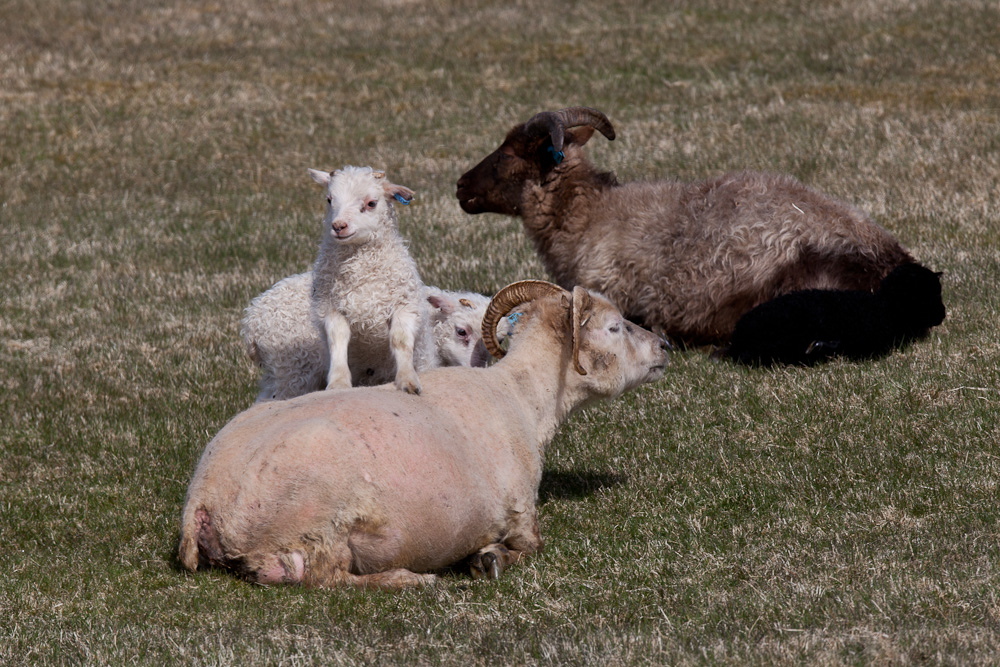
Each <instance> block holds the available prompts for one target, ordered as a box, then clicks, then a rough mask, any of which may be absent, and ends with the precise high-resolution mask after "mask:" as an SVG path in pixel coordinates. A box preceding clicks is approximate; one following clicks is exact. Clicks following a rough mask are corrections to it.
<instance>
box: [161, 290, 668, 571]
mask: <svg viewBox="0 0 1000 667" xmlns="http://www.w3.org/2000/svg"><path fill="white" fill-rule="evenodd" d="M514 308H517V310H518V313H519V317H518V318H517V324H516V325H515V331H514V332H513V335H511V336H510V340H511V343H510V350H509V352H508V353H507V354H506V356H505V357H504V358H503V359H502V360H501V361H500V362H499V363H497V364H495V365H493V366H491V367H489V368H466V367H453V368H439V369H435V370H431V371H428V372H426V373H424V374H422V375H421V376H420V377H421V382H422V389H423V391H422V392H421V394H420V395H419V396H416V395H411V394H407V393H404V392H401V391H393V390H392V388H391V387H392V386H391V385H383V386H381V387H361V388H357V389H342V390H328V391H321V392H314V393H310V394H306V395H304V396H299V397H297V398H293V399H290V400H287V401H269V402H262V403H257V404H255V405H254V406H253V407H251V408H250V409H249V410H247V411H245V412H243V413H241V414H240V415H237V416H236V417H235V418H234V419H233V420H232V421H230V422H229V424H227V425H226V426H225V427H224V428H223V429H222V430H221V431H220V432H219V434H218V435H216V436H215V438H214V439H213V440H212V441H211V442H210V443H209V444H208V446H207V447H206V448H205V452H204V453H203V454H202V457H201V460H200V461H199V462H198V467H197V469H196V470H195V473H194V476H193V478H192V480H191V484H190V486H189V488H188V495H187V501H186V503H185V506H184V512H183V519H182V525H181V540H180V546H179V558H180V561H181V563H183V565H184V566H185V567H187V568H188V569H190V570H196V569H197V568H198V567H200V566H205V565H216V566H222V567H228V568H232V569H234V570H236V571H237V572H240V573H241V574H243V575H244V576H246V577H248V578H249V579H251V580H252V581H256V582H258V583H283V582H284V583H303V584H307V585H315V586H335V585H355V586H375V587H384V588H401V587H407V586H419V585H423V584H426V583H430V582H431V581H433V580H434V575H433V574H424V573H427V572H433V571H434V570H438V569H441V568H443V567H446V566H448V565H451V564H452V563H455V562H458V561H460V560H462V559H465V558H466V557H471V560H470V565H471V567H472V571H473V574H474V575H480V576H482V575H485V576H488V577H491V578H495V577H497V576H499V575H500V573H501V571H502V570H503V569H504V568H505V567H506V566H507V565H509V564H511V563H513V562H515V561H517V560H518V559H519V558H520V557H521V555H523V554H528V553H531V552H534V551H536V550H537V549H538V548H539V547H540V546H541V537H540V536H539V529H538V518H537V513H536V504H537V500H538V485H539V482H540V481H541V478H542V454H543V450H544V447H545V445H546V444H547V443H548V442H549V441H550V440H551V439H552V437H553V436H554V435H555V433H556V429H557V428H558V427H559V424H560V423H562V421H563V420H565V419H566V418H567V417H568V416H569V415H570V414H571V413H572V412H573V411H574V410H576V409H578V408H580V407H582V406H583V405H585V404H587V403H590V402H593V401H595V400H597V399H600V398H613V397H615V396H618V395H619V394H621V393H622V392H624V391H627V390H628V389H631V388H633V387H636V386H638V385H640V384H642V383H644V382H651V381H653V380H656V379H658V378H659V377H660V376H661V375H662V374H663V369H664V366H665V364H666V362H667V357H666V348H665V344H664V342H663V341H662V340H661V339H660V338H658V337H656V336H654V335H653V334H651V333H650V332H648V331H645V330H643V329H640V328H639V327H636V326H634V325H632V324H631V323H629V322H626V321H624V320H623V319H622V316H621V313H619V312H618V309H616V308H615V307H614V306H613V305H612V304H611V302H610V301H608V300H607V299H605V298H603V297H601V296H599V295H596V294H592V293H591V292H588V291H587V290H585V289H583V288H576V289H575V290H573V292H572V293H569V292H566V291H564V290H563V289H561V288H559V287H557V286H556V285H553V284H551V283H544V282H541V281H527V282H525V283H515V284H514V285H509V286H508V287H506V288H504V289H503V290H501V291H500V293H498V294H497V296H496V297H494V299H493V300H492V302H491V303H490V305H489V306H488V307H487V311H486V316H485V317H484V319H483V343H484V344H485V346H486V347H487V349H488V350H489V351H490V352H491V353H492V354H494V356H503V352H502V351H501V350H500V347H499V345H498V343H497V337H496V325H497V323H498V322H499V321H500V320H501V318H503V317H504V316H505V315H507V313H508V312H510V311H511V310H512V309H514Z"/></svg>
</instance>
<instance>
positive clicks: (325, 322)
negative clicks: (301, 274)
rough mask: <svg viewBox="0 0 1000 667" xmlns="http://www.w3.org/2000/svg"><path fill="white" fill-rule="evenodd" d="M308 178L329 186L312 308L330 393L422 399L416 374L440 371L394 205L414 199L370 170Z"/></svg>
mask: <svg viewBox="0 0 1000 667" xmlns="http://www.w3.org/2000/svg"><path fill="white" fill-rule="evenodd" d="M309 173H310V175H311V176H312V178H313V180H315V181H316V182H317V183H319V184H320V185H324V186H326V200H327V202H328V206H327V209H326V217H325V218H324V230H325V231H324V233H323V236H322V241H321V242H320V246H319V256H318V257H317V258H316V263H315V265H314V266H313V288H312V304H311V306H312V310H313V311H315V316H316V317H317V319H318V321H319V322H320V323H321V324H322V329H323V332H324V333H325V334H326V342H327V347H328V353H329V358H330V364H329V370H328V372H327V375H326V387H327V388H328V389H335V388H342V387H351V386H353V385H360V384H366V385H376V384H383V383H385V382H389V381H394V382H395V385H396V388H397V389H401V390H403V391H405V392H407V393H411V394H419V393H420V380H419V379H418V378H417V371H418V370H423V369H426V368H434V367H435V366H438V365H440V364H439V361H438V358H437V351H436V350H435V349H434V340H433V334H432V325H431V320H430V309H429V307H428V304H427V300H426V299H425V298H424V296H423V292H422V287H423V283H422V281H421V280H420V274H419V273H418V272H417V266H416V264H415V263H414V261H413V258H412V257H410V253H409V252H408V251H407V249H406V245H405V244H404V243H403V239H402V238H400V236H399V230H398V223H397V218H396V212H395V209H394V208H393V203H392V201H393V199H394V198H396V199H399V200H400V201H402V202H406V203H409V201H410V199H412V197H413V191H412V190H410V189H409V188H407V187H404V186H402V185H395V184H393V183H390V182H389V181H388V179H386V177H385V172H382V171H373V170H372V168H371V167H350V166H348V167H344V168H343V169H339V170H337V171H334V172H329V173H328V172H325V171H319V170H317V169H310V170H309ZM348 343H350V347H348ZM348 350H349V351H348ZM390 351H391V354H390Z"/></svg>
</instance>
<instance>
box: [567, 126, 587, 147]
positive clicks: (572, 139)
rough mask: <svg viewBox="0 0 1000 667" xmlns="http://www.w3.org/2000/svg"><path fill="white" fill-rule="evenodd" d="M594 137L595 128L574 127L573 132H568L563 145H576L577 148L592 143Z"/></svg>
mask: <svg viewBox="0 0 1000 667" xmlns="http://www.w3.org/2000/svg"><path fill="white" fill-rule="evenodd" d="M592 136H594V128H592V127H591V126H589V125H583V126H581V127H574V128H573V129H572V130H566V138H565V139H564V140H563V145H565V144H576V145H577V146H583V145H584V144H585V143H587V142H588V141H590V138H591V137H592Z"/></svg>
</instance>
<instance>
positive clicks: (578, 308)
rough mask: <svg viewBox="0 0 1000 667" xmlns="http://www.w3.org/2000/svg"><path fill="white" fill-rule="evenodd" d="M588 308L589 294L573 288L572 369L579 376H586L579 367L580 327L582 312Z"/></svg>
mask: <svg viewBox="0 0 1000 667" xmlns="http://www.w3.org/2000/svg"><path fill="white" fill-rule="evenodd" d="M589 306H590V292H588V291H587V290H585V289H583V288H582V287H580V286H576V287H574V288H573V367H574V368H576V372H577V373H579V374H580V375H586V374H587V371H586V369H584V367H583V366H581V365H580V327H582V326H583V325H584V324H586V322H584V321H581V320H582V319H583V311H584V310H586V309H587V308H588V307H589Z"/></svg>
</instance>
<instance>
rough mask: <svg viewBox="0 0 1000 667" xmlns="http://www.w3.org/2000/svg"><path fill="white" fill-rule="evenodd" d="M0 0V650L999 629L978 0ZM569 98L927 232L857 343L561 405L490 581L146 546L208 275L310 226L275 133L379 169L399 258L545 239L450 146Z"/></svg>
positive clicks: (605, 654) (731, 164)
mask: <svg viewBox="0 0 1000 667" xmlns="http://www.w3.org/2000/svg"><path fill="white" fill-rule="evenodd" d="M2 14H3V16H4V20H3V21H0V128H2V129H0V259H2V261H0V281H2V283H3V285H4V289H3V290H2V293H0V427H2V428H0V543H2V544H3V548H2V554H3V563H4V565H5V570H4V576H3V577H0V637H2V638H3V641H2V642H0V663H3V664H11V665H17V664H25V665H27V664H67V665H68V664H73V665H76V664H124V663H140V664H163V663H191V664H209V665H216V664H331V663H333V664H348V665H352V664H370V663H373V662H379V663H385V664H414V663H417V664H463V665H469V664H472V665H485V664H494V663H496V662H497V661H503V662H505V663H509V664H548V663H567V664H605V663H608V664H691V663H721V664H740V665H743V664H774V663H803V662H805V663H810V664H812V663H819V664H845V663H847V664H869V663H889V664H912V663H925V662H930V663H945V664H987V663H991V662H994V661H995V656H996V655H997V653H998V651H1000V598H998V594H997V591H998V590H1000V576H998V571H1000V551H998V546H997V545H998V543H1000V531H998V528H997V526H998V519H1000V516H998V510H997V502H996V499H997V493H998V489H997V481H996V480H997V479H998V478H1000V448H998V442H1000V418H998V413H1000V410H998V405H1000V343H998V339H997V333H996V329H997V322H998V321H1000V297H998V296H997V290H996V276H997V275H1000V214H998V211H1000V190H998V187H997V178H998V174H1000V129H998V128H1000V104H998V92H997V91H998V90H1000V88H998V85H997V84H998V76H1000V75H998V72H1000V63H998V56H997V51H996V48H995V45H996V44H997V43H1000V34H998V31H1000V12H998V8H997V7H996V5H995V3H994V4H990V3H986V2H979V1H968V2H966V1H964V0H956V1H954V2H945V3H943V4H942V3H934V2H928V1H918V2H910V3H872V2H867V3H866V2H854V1H847V2H838V3H827V4H822V5H817V4H816V3H805V2H802V1H801V0H783V1H781V2H756V1H753V2H730V1H727V0H723V1H721V2H711V3H705V2H680V3H660V2H643V3H622V2H611V3H608V2H584V3H569V2H564V1H562V0H557V1H555V2H550V3H545V4H544V5H538V4H529V3H487V2H478V1H470V2H462V3H458V4H455V3H439V2H432V1H426V0H415V1H414V2H391V1H389V0H385V1H382V0H377V1H374V2H366V3H361V2H354V1H350V2H340V3H319V2H304V3H289V2H277V3H275V2H258V1H257V0H238V2H236V3H235V4H233V3H229V4H226V5H221V4H217V3H209V2H157V3H148V2H135V1H132V0H122V1H119V2H104V3H88V2H70V3H65V2H54V1H53V0H41V1H33V2H26V1H23V0H14V1H13V2H7V3H6V4H5V5H4V10H3V12H2ZM576 104H586V105H591V106H595V107H597V108H599V109H601V110H603V111H605V112H606V113H607V114H608V115H609V117H610V118H611V120H612V122H613V123H614V125H615V127H616V129H617V131H618V139H617V140H616V141H614V142H605V141H604V140H602V139H600V138H597V139H595V140H594V141H592V142H591V145H590V146H589V150H590V153H591V155H592V157H593V159H594V161H595V162H596V163H597V164H598V165H601V166H604V167H606V168H608V169H613V170H615V171H616V172H617V173H618V175H619V177H620V178H622V179H635V178H652V177H656V176H664V177H677V178H682V179H695V178H701V177H705V176H708V175H712V174H717V173H720V172H722V171H724V170H728V169H741V168H754V169H767V170H774V171H784V172H790V173H792V174H794V175H796V176H797V177H799V178H801V179H802V180H804V181H805V182H806V183H808V184H810V185H812V186H814V187H816V188H818V189H820V190H823V191H826V192H829V193H831V194H833V195H836V196H839V197H841V198H843V199H845V200H847V201H849V202H852V203H853V204H855V205H857V206H859V207H861V208H863V209H864V210H867V211H869V212H870V213H871V214H872V215H873V216H874V217H875V219H876V220H878V221H879V222H880V223H881V224H882V225H884V226H885V227H886V228H888V229H889V230H890V231H892V232H893V233H894V234H896V235H897V236H898V237H899V238H900V239H901V240H902V241H903V243H904V244H906V245H907V246H908V247H909V248H910V249H911V250H912V251H913V253H914V255H915V256H916V257H918V258H919V259H920V260H921V261H922V262H924V263H926V264H928V265H929V266H931V267H933V268H935V269H936V270H942V271H944V277H943V281H944V295H945V301H946V305H947V307H948V319H947V320H946V321H945V323H944V324H943V325H942V326H940V327H938V328H936V329H935V330H934V331H933V333H932V335H931V336H930V337H929V338H928V339H926V340H924V341H921V342H919V343H917V344H915V345H913V346H912V347H910V348H908V349H907V350H905V351H903V352H900V353H898V354H894V355H892V356H890V357H888V358H886V359H883V360H880V361H877V362H871V363H857V364H854V363H844V362H834V363H831V364H827V365H825V366H823V367H819V368H814V369H798V368H792V369H772V370H761V369H742V368H735V367H732V366H730V365H728V364H724V363H715V362H713V361H711V360H709V359H708V358H707V357H706V356H705V355H703V354H701V353H699V352H695V351H689V352H683V353H678V354H675V355H674V356H673V359H672V364H671V366H670V367H669V368H668V370H667V374H666V376H665V377H664V379H663V380H661V381H660V382H658V383H656V384H655V385H652V386H646V387H642V388H641V389H639V390H637V391H635V392H633V393H632V394H629V395H627V396H625V397H623V398H622V399H620V400H618V401H616V402H614V403H610V404H605V405H601V406H597V407H594V408H592V409H590V410H588V411H586V412H583V413H580V414H578V415H576V416H574V417H573V418H571V419H570V420H569V421H568V422H567V423H566V424H565V425H564V427H563V428H562V429H561V431H560V433H559V435H558V436H557V437H556V439H555V440H554V441H553V443H552V444H551V446H550V447H549V449H548V451H547V452H546V457H545V476H544V478H543V481H542V487H541V489H540V500H541V502H540V519H541V526H542V532H543V536H544V538H545V540H546V547H545V549H544V550H543V551H542V552H541V553H540V554H538V555H537V556H535V557H532V558H531V559H528V560H527V561H526V562H524V563H521V564H518V565H517V566H516V567H514V568H511V569H510V570H509V571H508V572H507V573H505V574H504V577H503V578H501V580H499V581H497V582H480V581H473V580H471V579H470V578H469V577H467V576H466V575H465V574H464V573H462V572H454V573H448V574H446V575H445V576H444V577H443V579H442V581H441V584H440V585H439V586H437V587H434V588H432V589H428V590H422V591H415V592H405V593H402V594H390V593H384V592H373V591H332V592H331V591H316V590H302V589H298V588H263V587H259V586H253V585H250V584H247V583H245V582H243V581H240V580H238V579H235V578H233V577H231V576H227V575H226V574H224V573H218V572H200V573H198V574H196V575H190V574H188V573H186V572H184V571H182V570H181V569H180V568H179V566H178V564H177V562H176V558H175V550H176V542H177V531H178V524H179V517H180V510H181V506H182V504H183V501H184V495H185V492H186V489H187V483H188V479H189V477H190V475H191V472H192V471H193V469H194V466H195V464H196V462H197V459H198V457H199V455H200V453H201V451H202V449H203V447H204V446H205V444H206V443H207V442H208V440H209V439H210V438H211V437H212V435H213V434H214V433H216V432H217V431H218V429H220V428H221V427H222V426H223V425H224V424H225V423H226V422H227V421H228V420H229V419H230V418H231V417H232V416H233V415H235V414H236V413H238V412H239V411H241V410H242V409H244V408H245V407H247V406H248V405H249V404H250V402H251V401H252V400H253V397H254V395H255V393H256V391H255V383H256V373H255V370H254V369H253V368H252V367H251V365H250V363H249V361H248V360H247V359H246V357H245V353H244V352H243V349H242V345H241V343H240V341H239V336H238V322H239V317H240V313H241V311H242V309H243V307H244V306H245V305H246V304H247V302H249V300H250V299H251V298H252V297H253V296H255V295H256V294H258V293H260V292H262V291H263V290H265V289H266V288H267V287H269V286H270V285H271V284H273V283H274V282H275V281H276V280H278V279H280V278H282V277H284V276H286V275H289V274H292V273H297V272H299V271H303V270H306V269H307V268H308V267H309V266H310V265H311V263H312V262H313V260H314V258H315V253H316V249H317V245H318V241H319V233H320V230H319V226H320V221H321V216H322V210H323V201H322V195H321V191H320V190H319V189H318V188H317V187H316V186H315V184H313V183H312V181H311V179H310V178H309V177H308V175H307V173H306V169H307V168H308V167H314V168H327V169H332V168H337V167H340V166H342V165H344V164H359V165H372V166H375V167H382V168H385V169H387V171H388V173H389V174H390V178H392V179H393V180H394V181H396V182H399V183H402V184H405V185H407V186H409V187H411V188H413V189H414V190H416V191H417V198H416V199H415V201H414V203H413V205H411V206H409V207H406V208H403V207H401V210H400V228H401V231H402V233H403V235H404V236H405V237H406V238H407V239H408V240H409V243H410V248H411V252H412V253H413V255H414V257H415V258H416V260H417V262H418V265H419V266H420V268H421V270H422V273H423V276H424V278H425V281H426V282H428V283H431V284H436V285H439V286H442V287H445V288H452V289H475V290H479V291H483V292H493V291H495V290H497V289H499V288H500V287H502V286H504V285H506V284H507V283H509V282H512V281H514V280H518V279H523V278H544V277H546V276H545V271H544V268H543V267H542V265H541V262H540V261H539V260H538V259H537V257H536V256H535V254H534V251H533V249H532V247H531V244H530V243H529V242H528V241H527V240H526V238H525V237H524V234H523V233H522V231H521V228H520V223H519V222H518V221H516V220H512V219H508V218H503V217H499V216H495V215H484V216H475V217H472V216H467V215H465V214H463V213H462V212H461V210H460V209H459V207H458V205H457V202H456V200H455V198H454V189H455V181H456V179H457V178H458V176H459V175H460V174H461V173H462V172H464V171H465V170H466V169H467V168H468V167H470V166H471V165H473V164H474V163H475V162H477V161H478V160H479V159H480V158H481V157H482V156H484V155H485V154H486V153H487V152H489V151H491V150H492V149H493V148H494V147H495V146H496V145H497V144H499V142H500V141H501V140H502V138H503V136H504V135H505V133H506V131H507V130H508V129H509V128H510V127H511V126H512V125H514V124H515V123H518V122H521V121H523V120H525V119H526V118H527V117H529V116H530V115H531V114H533V113H535V112H537V111H540V110H544V109H551V108H558V107H562V106H569V105H576Z"/></svg>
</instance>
